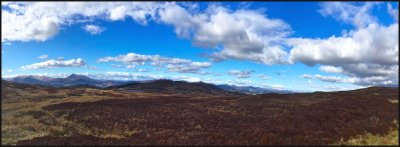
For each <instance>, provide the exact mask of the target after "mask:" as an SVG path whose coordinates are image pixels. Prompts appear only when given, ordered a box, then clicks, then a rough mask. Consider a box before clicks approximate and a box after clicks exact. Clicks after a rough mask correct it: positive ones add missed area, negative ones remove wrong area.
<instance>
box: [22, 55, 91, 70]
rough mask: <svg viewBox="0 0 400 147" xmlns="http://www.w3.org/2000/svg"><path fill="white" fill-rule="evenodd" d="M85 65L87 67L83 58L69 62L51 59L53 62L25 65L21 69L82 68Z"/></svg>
mask: <svg viewBox="0 0 400 147" xmlns="http://www.w3.org/2000/svg"><path fill="white" fill-rule="evenodd" d="M84 65H86V62H85V61H84V60H83V59H81V58H78V59H71V60H67V61H57V60H54V59H51V60H48V61H44V62H40V63H34V64H31V65H25V66H22V67H21V68H22V69H23V70H27V69H40V68H57V67H81V66H84Z"/></svg>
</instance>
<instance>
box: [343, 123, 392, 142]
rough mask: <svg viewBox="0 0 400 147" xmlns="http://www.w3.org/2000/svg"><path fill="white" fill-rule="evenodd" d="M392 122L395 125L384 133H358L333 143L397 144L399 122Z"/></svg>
mask: <svg viewBox="0 0 400 147" xmlns="http://www.w3.org/2000/svg"><path fill="white" fill-rule="evenodd" d="M393 123H396V124H397V127H396V128H394V129H392V130H391V131H390V132H389V133H388V134H386V135H373V134H371V133H367V134H364V135H360V136H358V137H355V138H352V139H349V140H347V141H340V142H339V143H336V144H335V145H394V146H398V145H399V123H398V122H397V121H394V122H393Z"/></svg>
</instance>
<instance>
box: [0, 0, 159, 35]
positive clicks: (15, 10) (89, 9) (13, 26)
mask: <svg viewBox="0 0 400 147" xmlns="http://www.w3.org/2000/svg"><path fill="white" fill-rule="evenodd" d="M159 5H160V4H159V3H153V2H15V3H7V4H3V5H2V15H1V17H2V25H3V26H2V27H4V29H2V34H1V36H2V42H5V41H46V40H48V39H50V38H52V37H53V36H54V35H56V34H57V33H58V32H59V30H60V29H61V28H62V27H63V26H68V25H71V24H76V23H83V22H87V21H91V20H94V19H106V20H122V19H124V18H125V17H126V16H130V18H132V19H133V20H134V21H136V22H138V23H139V24H147V19H148V17H154V15H155V13H156V9H157V8H158V7H160V6H159ZM121 7H126V9H125V10H123V11H122V10H121ZM4 8H9V9H4Z"/></svg>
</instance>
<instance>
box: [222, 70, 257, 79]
mask: <svg viewBox="0 0 400 147" xmlns="http://www.w3.org/2000/svg"><path fill="white" fill-rule="evenodd" d="M253 72H254V71H252V70H250V71H240V70H230V71H229V72H228V74H230V75H233V76H236V77H237V78H248V77H250V75H251V73H253Z"/></svg>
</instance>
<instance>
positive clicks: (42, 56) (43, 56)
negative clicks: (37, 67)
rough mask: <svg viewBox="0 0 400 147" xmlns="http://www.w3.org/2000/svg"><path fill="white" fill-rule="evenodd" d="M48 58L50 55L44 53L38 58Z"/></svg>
mask: <svg viewBox="0 0 400 147" xmlns="http://www.w3.org/2000/svg"><path fill="white" fill-rule="evenodd" d="M47 58H49V55H47V54H44V55H41V56H39V57H38V59H41V60H44V59H47Z"/></svg>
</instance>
